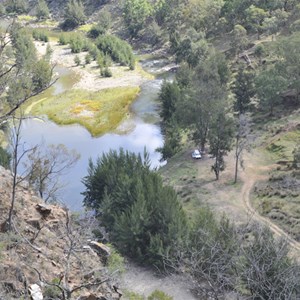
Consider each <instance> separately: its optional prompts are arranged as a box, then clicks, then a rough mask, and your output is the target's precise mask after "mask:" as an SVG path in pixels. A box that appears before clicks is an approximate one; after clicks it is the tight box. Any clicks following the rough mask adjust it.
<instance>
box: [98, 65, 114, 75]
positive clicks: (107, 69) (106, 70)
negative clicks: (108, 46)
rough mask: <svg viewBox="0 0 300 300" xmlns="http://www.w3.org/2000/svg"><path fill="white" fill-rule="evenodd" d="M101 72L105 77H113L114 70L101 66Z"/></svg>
mask: <svg viewBox="0 0 300 300" xmlns="http://www.w3.org/2000/svg"><path fill="white" fill-rule="evenodd" d="M100 74H101V76H103V77H112V72H111V70H110V69H109V68H108V67H105V68H104V69H103V68H101V70H100Z"/></svg>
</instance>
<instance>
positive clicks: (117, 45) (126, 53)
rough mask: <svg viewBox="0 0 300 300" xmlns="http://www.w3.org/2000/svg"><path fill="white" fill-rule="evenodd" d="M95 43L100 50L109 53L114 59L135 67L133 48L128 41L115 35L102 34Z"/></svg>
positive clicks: (132, 67)
mask: <svg viewBox="0 0 300 300" xmlns="http://www.w3.org/2000/svg"><path fill="white" fill-rule="evenodd" d="M95 44H96V45H97V47H98V49H99V50H100V51H102V52H103V53H104V54H106V55H109V56H110V57H111V58H112V60H113V61H115V62H117V63H120V64H121V65H125V66H130V68H131V69H134V67H135V60H134V56H133V53H132V48H131V47H130V45H129V44H128V43H127V42H125V41H122V40H121V39H120V38H118V37H116V36H114V35H101V36H99V37H98V38H97V39H96V41H95Z"/></svg>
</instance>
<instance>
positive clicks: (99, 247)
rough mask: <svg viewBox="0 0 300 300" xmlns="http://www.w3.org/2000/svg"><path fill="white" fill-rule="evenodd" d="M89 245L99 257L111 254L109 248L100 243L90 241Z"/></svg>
mask: <svg viewBox="0 0 300 300" xmlns="http://www.w3.org/2000/svg"><path fill="white" fill-rule="evenodd" d="M90 245H91V247H92V248H93V249H94V250H95V251H96V252H97V254H98V255H99V256H101V257H103V256H104V257H108V256H110V254H111V250H110V248H109V247H108V246H106V245H104V244H102V243H99V242H95V241H91V242H90Z"/></svg>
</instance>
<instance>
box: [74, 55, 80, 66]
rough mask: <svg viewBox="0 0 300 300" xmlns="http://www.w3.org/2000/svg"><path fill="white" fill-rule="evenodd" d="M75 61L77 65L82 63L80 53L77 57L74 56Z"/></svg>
mask: <svg viewBox="0 0 300 300" xmlns="http://www.w3.org/2000/svg"><path fill="white" fill-rule="evenodd" d="M74 63H75V64H76V66H79V65H80V63H81V61H80V58H79V56H78V55H75V57H74Z"/></svg>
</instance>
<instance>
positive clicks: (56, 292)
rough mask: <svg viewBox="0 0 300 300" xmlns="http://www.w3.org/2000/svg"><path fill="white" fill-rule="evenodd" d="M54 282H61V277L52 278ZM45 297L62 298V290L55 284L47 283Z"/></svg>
mask: <svg viewBox="0 0 300 300" xmlns="http://www.w3.org/2000/svg"><path fill="white" fill-rule="evenodd" d="M52 283H53V284H59V278H54V279H53V280H52ZM43 295H44V297H45V298H47V299H60V297H61V290H60V289H59V288H58V287H57V286H54V285H47V286H46V287H45V288H44V293H43Z"/></svg>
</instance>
